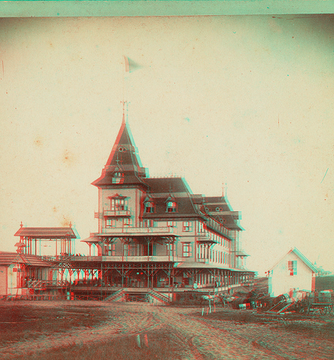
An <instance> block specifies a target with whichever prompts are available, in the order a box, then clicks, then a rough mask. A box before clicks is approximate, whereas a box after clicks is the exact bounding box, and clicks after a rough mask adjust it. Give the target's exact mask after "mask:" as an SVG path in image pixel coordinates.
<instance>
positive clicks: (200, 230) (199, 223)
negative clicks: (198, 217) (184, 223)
mask: <svg viewBox="0 0 334 360" xmlns="http://www.w3.org/2000/svg"><path fill="white" fill-rule="evenodd" d="M204 231H205V229H204V224H203V223H202V222H201V221H199V222H198V232H199V233H203V232H204Z"/></svg>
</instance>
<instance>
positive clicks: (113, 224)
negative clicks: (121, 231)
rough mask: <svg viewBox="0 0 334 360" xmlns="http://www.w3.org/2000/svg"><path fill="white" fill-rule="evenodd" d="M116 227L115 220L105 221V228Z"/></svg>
mask: <svg viewBox="0 0 334 360" xmlns="http://www.w3.org/2000/svg"><path fill="white" fill-rule="evenodd" d="M112 227H116V220H113V219H106V228H112Z"/></svg>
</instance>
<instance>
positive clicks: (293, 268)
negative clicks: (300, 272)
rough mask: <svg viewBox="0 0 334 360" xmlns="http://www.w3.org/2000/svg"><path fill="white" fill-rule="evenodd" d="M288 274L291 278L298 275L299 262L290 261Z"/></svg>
mask: <svg viewBox="0 0 334 360" xmlns="http://www.w3.org/2000/svg"><path fill="white" fill-rule="evenodd" d="M288 272H289V275H290V276H293V275H297V260H292V261H288Z"/></svg>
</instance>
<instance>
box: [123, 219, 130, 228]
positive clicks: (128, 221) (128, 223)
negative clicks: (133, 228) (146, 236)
mask: <svg viewBox="0 0 334 360" xmlns="http://www.w3.org/2000/svg"><path fill="white" fill-rule="evenodd" d="M123 225H124V226H130V219H129V218H125V219H123Z"/></svg>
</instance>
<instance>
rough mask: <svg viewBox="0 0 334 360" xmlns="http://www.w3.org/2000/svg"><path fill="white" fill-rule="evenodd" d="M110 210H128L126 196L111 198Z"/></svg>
mask: <svg viewBox="0 0 334 360" xmlns="http://www.w3.org/2000/svg"><path fill="white" fill-rule="evenodd" d="M110 210H111V211H120V210H126V209H125V198H120V197H116V198H112V199H111V200H110Z"/></svg>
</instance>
